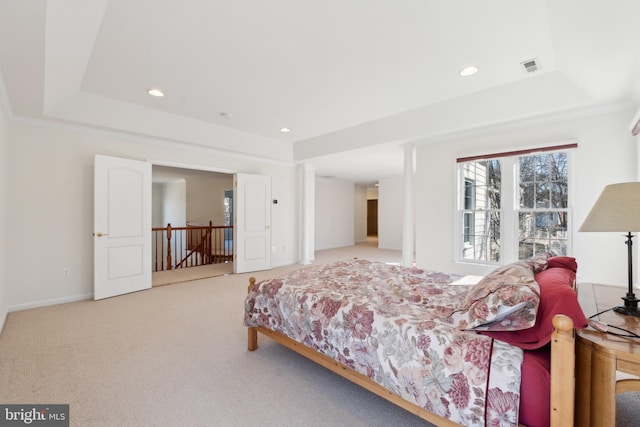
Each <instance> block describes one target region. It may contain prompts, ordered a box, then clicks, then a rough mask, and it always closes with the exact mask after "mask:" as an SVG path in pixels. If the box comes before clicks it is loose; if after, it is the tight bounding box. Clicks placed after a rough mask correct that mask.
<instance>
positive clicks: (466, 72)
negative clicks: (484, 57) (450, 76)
mask: <svg viewBox="0 0 640 427" xmlns="http://www.w3.org/2000/svg"><path fill="white" fill-rule="evenodd" d="M477 72H478V67H476V66H475V65H470V66H468V67H464V68H463V69H462V70H460V72H459V74H460V75H461V76H462V77H469V76H473V75H474V74H475V73H477Z"/></svg>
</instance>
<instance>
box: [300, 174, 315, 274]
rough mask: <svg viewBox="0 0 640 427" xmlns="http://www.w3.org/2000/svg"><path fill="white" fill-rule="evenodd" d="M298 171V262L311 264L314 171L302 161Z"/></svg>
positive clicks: (313, 223) (313, 244) (312, 256)
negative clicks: (299, 210) (300, 207)
mask: <svg viewBox="0 0 640 427" xmlns="http://www.w3.org/2000/svg"><path fill="white" fill-rule="evenodd" d="M298 170H299V171H300V196H301V197H300V199H301V200H302V209H301V221H300V223H301V227H300V249H301V250H300V264H311V263H312V262H313V260H314V259H315V209H316V171H315V168H313V167H312V166H311V165H309V164H306V163H303V164H302V165H300V166H299V168H298Z"/></svg>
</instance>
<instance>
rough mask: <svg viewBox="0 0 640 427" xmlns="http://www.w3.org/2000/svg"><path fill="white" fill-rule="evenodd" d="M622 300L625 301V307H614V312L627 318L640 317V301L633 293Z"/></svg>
mask: <svg viewBox="0 0 640 427" xmlns="http://www.w3.org/2000/svg"><path fill="white" fill-rule="evenodd" d="M622 299H623V300H624V305H620V306H618V307H614V308H613V311H615V312H616V313H620V314H625V315H627V316H636V317H640V309H638V302H639V301H640V300H639V299H638V298H636V295H635V294H634V293H633V292H629V293H627V295H625V296H624V297H622Z"/></svg>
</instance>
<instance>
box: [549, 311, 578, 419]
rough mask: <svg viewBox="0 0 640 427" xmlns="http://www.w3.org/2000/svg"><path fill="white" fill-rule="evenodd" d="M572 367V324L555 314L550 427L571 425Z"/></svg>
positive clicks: (572, 412)
mask: <svg viewBox="0 0 640 427" xmlns="http://www.w3.org/2000/svg"><path fill="white" fill-rule="evenodd" d="M575 366H576V359H575V336H574V329H573V321H572V320H571V319H570V318H569V317H567V316H565V315H562V314H558V315H556V316H555V317H554V318H553V335H552V336H551V427H564V426H572V425H573V420H574V402H575Z"/></svg>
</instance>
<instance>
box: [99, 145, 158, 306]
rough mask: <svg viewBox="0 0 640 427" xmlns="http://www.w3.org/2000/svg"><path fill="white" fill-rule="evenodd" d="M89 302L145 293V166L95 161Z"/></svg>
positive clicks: (147, 231)
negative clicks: (91, 296)
mask: <svg viewBox="0 0 640 427" xmlns="http://www.w3.org/2000/svg"><path fill="white" fill-rule="evenodd" d="M93 235H94V237H93V242H94V243H93V254H94V261H93V270H94V273H93V276H94V277H93V298H94V299H102V298H108V297H112V296H115V295H121V294H125V293H129V292H135V291H139V290H142V289H149V288H151V164H150V163H146V162H140V161H136V160H129V159H119V158H116V157H107V156H100V155H97V156H96V157H95V173H94V233H93Z"/></svg>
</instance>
